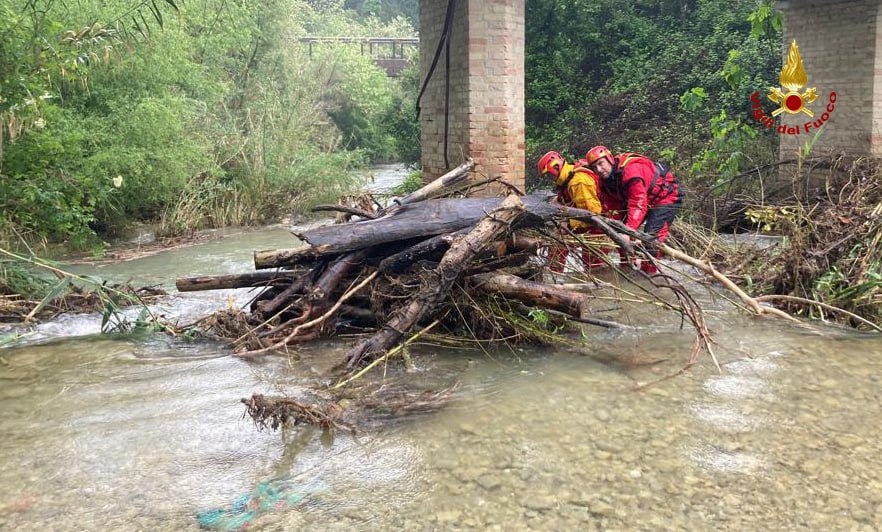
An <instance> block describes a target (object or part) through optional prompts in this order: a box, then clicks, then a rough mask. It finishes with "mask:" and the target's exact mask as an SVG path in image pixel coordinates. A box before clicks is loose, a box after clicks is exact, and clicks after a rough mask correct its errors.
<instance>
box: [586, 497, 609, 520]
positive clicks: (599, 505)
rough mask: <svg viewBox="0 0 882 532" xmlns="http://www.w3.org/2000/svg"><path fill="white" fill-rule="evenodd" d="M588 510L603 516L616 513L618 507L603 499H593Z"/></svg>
mask: <svg viewBox="0 0 882 532" xmlns="http://www.w3.org/2000/svg"><path fill="white" fill-rule="evenodd" d="M588 511H589V512H591V513H592V514H594V515H599V516H601V517H611V516H613V515H615V513H616V509H615V508H613V507H612V505H611V504H609V503H606V502H603V501H601V500H596V501H592V502H591V504H590V505H589V506H588Z"/></svg>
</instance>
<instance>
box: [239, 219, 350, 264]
mask: <svg viewBox="0 0 882 532" xmlns="http://www.w3.org/2000/svg"><path fill="white" fill-rule="evenodd" d="M347 227H348V225H347ZM323 258H329V255H327V254H325V253H323V252H322V251H321V250H320V249H317V248H314V247H310V246H302V247H299V248H289V249H266V250H262V251H255V252H254V267H255V268H256V269H258V270H266V269H269V268H282V267H288V266H294V265H297V264H311V263H314V262H316V261H318V260H321V259H323Z"/></svg>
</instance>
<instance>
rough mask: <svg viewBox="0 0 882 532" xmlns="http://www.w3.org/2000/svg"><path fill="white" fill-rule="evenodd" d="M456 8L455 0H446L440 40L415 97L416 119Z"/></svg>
mask: <svg viewBox="0 0 882 532" xmlns="http://www.w3.org/2000/svg"><path fill="white" fill-rule="evenodd" d="M455 8H456V0H447V13H446V14H445V15H444V27H443V28H442V30H441V38H440V39H438V47H437V48H435V56H434V57H433V58H432V64H431V65H430V66H429V71H428V72H427V73H426V79H424V80H423V86H422V87H420V93H419V95H417V99H416V114H417V118H419V116H420V111H421V109H420V100H422V98H423V93H424V92H426V86H427V85H428V84H429V80H430V79H432V74H434V73H435V67H436V66H438V60H439V59H440V58H441V50H442V48H443V47H444V44H445V42H446V41H447V37H448V35H449V34H450V26H451V25H452V24H453V10H454V9H455Z"/></svg>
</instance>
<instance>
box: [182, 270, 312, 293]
mask: <svg viewBox="0 0 882 532" xmlns="http://www.w3.org/2000/svg"><path fill="white" fill-rule="evenodd" d="M300 273H301V272H294V271H282V272H251V273H234V274H229V275H199V276H195V277H179V278H178V279H175V287H176V288H177V289H178V292H199V291H202V290H222V289H227V288H258V287H262V286H278V285H284V284H286V283H290V282H291V281H292V280H293V279H294V278H295V277H296V276H297V275H300Z"/></svg>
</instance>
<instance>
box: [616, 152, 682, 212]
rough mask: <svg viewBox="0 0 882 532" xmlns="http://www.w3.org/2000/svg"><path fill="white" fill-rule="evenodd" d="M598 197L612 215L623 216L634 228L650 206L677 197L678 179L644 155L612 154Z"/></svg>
mask: <svg viewBox="0 0 882 532" xmlns="http://www.w3.org/2000/svg"><path fill="white" fill-rule="evenodd" d="M600 192H601V194H600V199H601V202H602V203H603V206H604V209H605V210H606V209H608V210H609V211H611V212H610V217H611V218H617V219H622V218H624V219H625V225H627V226H628V227H630V228H631V229H637V228H638V227H640V224H642V223H643V220H644V218H646V213H647V212H649V210H650V209H652V208H654V207H657V206H659V205H668V204H671V203H676V202H677V201H679V199H680V188H679V186H678V185H677V180H676V178H675V177H674V174H673V172H671V171H670V170H669V169H668V168H667V167H665V166H663V165H659V164H658V163H655V162H653V161H652V159H650V158H649V157H644V156H643V155H638V154H636V153H623V154H621V155H619V156H618V157H616V158H615V164H614V165H613V170H612V172H611V173H610V175H609V177H607V178H606V179H603V180H601V187H600Z"/></svg>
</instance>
